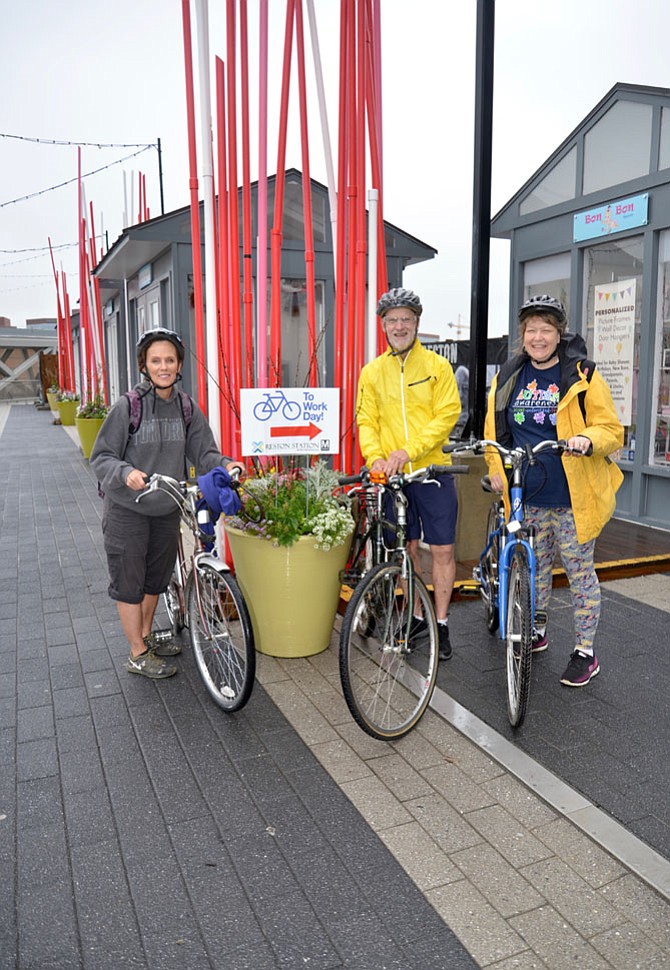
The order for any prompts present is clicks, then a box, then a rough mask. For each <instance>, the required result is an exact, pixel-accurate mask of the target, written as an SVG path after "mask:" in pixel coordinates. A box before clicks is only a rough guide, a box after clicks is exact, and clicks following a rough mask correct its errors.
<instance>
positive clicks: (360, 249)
mask: <svg viewBox="0 0 670 970" xmlns="http://www.w3.org/2000/svg"><path fill="white" fill-rule="evenodd" d="M365 8H366V4H365V0H358V30H357V70H356V79H357V82H358V87H357V91H356V185H357V186H358V196H357V199H356V324H355V326H356V354H355V363H354V381H353V383H352V387H351V392H352V403H353V392H354V388H355V386H356V385H357V383H358V375H359V374H360V372H361V369H362V367H363V364H364V363H365V304H366V296H367V291H366V285H365V283H366V252H367V242H366V220H365V203H366V198H365V88H366V76H367V71H366V69H365V65H366V60H367V55H366V51H367V46H368V45H367V36H366V15H365V13H366V11H365ZM373 271H374V267H371V268H370V276H371V278H372V273H373ZM371 285H372V284H371ZM370 323H371V325H372V321H370ZM352 420H353V408H352ZM360 458H361V453H360V447H359V445H358V435H356V436H355V458H354V464H355V466H356V467H358V466H359V465H360V463H361V461H360Z"/></svg>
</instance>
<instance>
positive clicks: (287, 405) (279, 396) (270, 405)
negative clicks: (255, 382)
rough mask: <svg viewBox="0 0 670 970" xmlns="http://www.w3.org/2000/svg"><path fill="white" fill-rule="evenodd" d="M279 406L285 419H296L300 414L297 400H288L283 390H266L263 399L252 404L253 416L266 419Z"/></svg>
mask: <svg viewBox="0 0 670 970" xmlns="http://www.w3.org/2000/svg"><path fill="white" fill-rule="evenodd" d="M280 408H281V412H282V415H283V417H284V418H285V420H286V421H297V419H298V418H299V417H300V415H301V413H302V412H301V409H300V405H299V403H298V402H297V401H290V400H289V399H288V398H287V397H286V395H285V394H284V392H283V391H281V390H280V391H275V392H271V391H266V393H265V400H264V401H258V402H257V403H256V404H255V405H254V417H255V418H256V420H257V421H268V420H269V419H270V418H271V417H272V415H273V414H276V413H277V411H278V410H279V409H280Z"/></svg>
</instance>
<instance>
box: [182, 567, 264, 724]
mask: <svg viewBox="0 0 670 970" xmlns="http://www.w3.org/2000/svg"><path fill="white" fill-rule="evenodd" d="M194 573H197V575H192V577H191V582H190V583H189V589H188V597H187V602H188V618H189V633H190V636H191V645H192V647H193V656H194V658H195V662H196V666H197V668H198V673H199V674H200V677H201V679H202V682H203V684H204V685H205V687H206V689H207V693H208V694H209V696H210V697H211V698H212V700H213V701H214V703H215V704H217V705H218V706H219V707H220V708H221V709H222V710H224V711H228V712H232V711H238V710H239V709H240V708H241V707H244V705H245V704H246V703H247V701H248V700H249V697H250V696H251V691H252V688H253V685H254V676H255V674H256V651H255V648H254V635H253V630H252V627H251V620H250V618H249V613H248V611H247V606H246V603H245V602H244V597H243V596H242V593H241V592H240V589H239V587H238V585H237V582H236V581H235V579H234V578H233V577H232V576H231V575H230V573H228V572H221V571H219V570H218V569H215V568H214V567H213V566H211V565H209V564H208V563H201V564H200V565H198V566H196V567H195V570H194Z"/></svg>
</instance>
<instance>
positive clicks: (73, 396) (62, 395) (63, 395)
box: [58, 390, 79, 401]
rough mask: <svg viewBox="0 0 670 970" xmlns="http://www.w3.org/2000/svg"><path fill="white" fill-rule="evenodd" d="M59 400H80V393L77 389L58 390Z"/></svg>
mask: <svg viewBox="0 0 670 970" xmlns="http://www.w3.org/2000/svg"><path fill="white" fill-rule="evenodd" d="M58 400H59V401H78V400H79V395H78V394H77V392H76V391H63V390H59V391H58Z"/></svg>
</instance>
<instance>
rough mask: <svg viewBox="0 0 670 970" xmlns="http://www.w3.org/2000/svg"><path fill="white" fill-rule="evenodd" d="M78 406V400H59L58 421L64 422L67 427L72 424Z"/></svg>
mask: <svg viewBox="0 0 670 970" xmlns="http://www.w3.org/2000/svg"><path fill="white" fill-rule="evenodd" d="M78 407H79V401H59V402H58V413H59V415H60V423H61V424H65V425H67V426H68V427H69V426H71V425H74V419H75V416H76V414H77V408H78Z"/></svg>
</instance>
